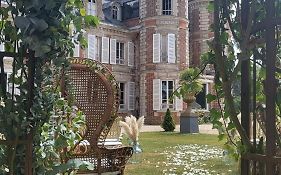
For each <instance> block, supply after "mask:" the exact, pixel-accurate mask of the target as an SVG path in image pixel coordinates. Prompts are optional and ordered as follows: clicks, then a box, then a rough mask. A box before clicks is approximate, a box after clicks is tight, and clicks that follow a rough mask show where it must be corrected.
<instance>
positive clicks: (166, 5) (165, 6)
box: [162, 0, 172, 15]
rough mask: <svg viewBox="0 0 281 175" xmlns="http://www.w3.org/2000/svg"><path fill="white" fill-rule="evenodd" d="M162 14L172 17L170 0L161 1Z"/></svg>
mask: <svg viewBox="0 0 281 175" xmlns="http://www.w3.org/2000/svg"><path fill="white" fill-rule="evenodd" d="M162 14H163V15H172V0H162Z"/></svg>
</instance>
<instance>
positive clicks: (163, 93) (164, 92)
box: [162, 81, 168, 102]
mask: <svg viewBox="0 0 281 175" xmlns="http://www.w3.org/2000/svg"><path fill="white" fill-rule="evenodd" d="M167 93H168V92H167V81H162V102H163V100H167V95H168V94H167Z"/></svg>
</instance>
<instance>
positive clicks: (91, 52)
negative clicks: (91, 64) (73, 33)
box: [88, 34, 96, 60]
mask: <svg viewBox="0 0 281 175" xmlns="http://www.w3.org/2000/svg"><path fill="white" fill-rule="evenodd" d="M95 43H96V36H95V35H90V34H89V35H88V58H90V59H93V60H96V48H95Z"/></svg>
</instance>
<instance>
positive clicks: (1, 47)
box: [0, 43, 5, 52]
mask: <svg viewBox="0 0 281 175" xmlns="http://www.w3.org/2000/svg"><path fill="white" fill-rule="evenodd" d="M4 51H5V44H4V43H1V44H0V52H4Z"/></svg>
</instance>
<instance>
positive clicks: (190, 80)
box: [174, 68, 203, 113]
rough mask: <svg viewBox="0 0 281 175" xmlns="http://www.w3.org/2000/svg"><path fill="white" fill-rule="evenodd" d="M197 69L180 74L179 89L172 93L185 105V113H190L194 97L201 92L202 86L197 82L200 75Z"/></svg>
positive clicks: (188, 69)
mask: <svg viewBox="0 0 281 175" xmlns="http://www.w3.org/2000/svg"><path fill="white" fill-rule="evenodd" d="M200 73H201V72H200V69H199V68H187V69H185V70H184V71H183V72H181V74H180V77H179V78H180V82H179V87H178V88H177V89H176V90H175V91H174V95H176V96H177V97H180V98H183V101H184V102H185V103H186V104H187V109H186V111H185V112H187V113H190V112H191V103H193V102H194V101H195V100H196V98H195V96H196V95H197V94H198V93H199V92H200V91H201V90H202V88H203V84H202V82H201V81H200V80H199V75H200Z"/></svg>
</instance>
